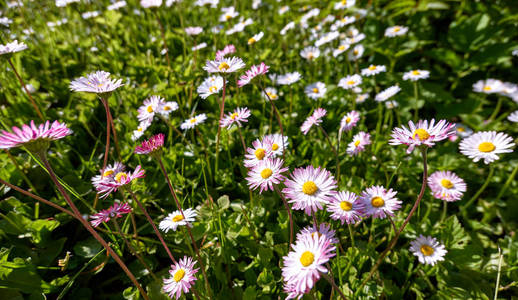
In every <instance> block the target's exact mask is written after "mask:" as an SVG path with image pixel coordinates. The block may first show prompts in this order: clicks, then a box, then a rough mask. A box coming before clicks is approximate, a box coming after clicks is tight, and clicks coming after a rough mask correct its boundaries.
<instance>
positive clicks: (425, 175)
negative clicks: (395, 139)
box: [355, 148, 428, 296]
mask: <svg viewBox="0 0 518 300" xmlns="http://www.w3.org/2000/svg"><path fill="white" fill-rule="evenodd" d="M426 150H427V148H423V149H422V154H423V182H422V184H421V191H420V192H419V195H418V196H417V200H416V201H415V203H414V206H413V207H412V209H411V210H410V212H409V213H408V216H407V217H406V219H405V221H404V222H403V224H402V225H401V227H399V230H398V231H396V234H395V235H394V237H393V238H392V240H391V241H390V243H389V245H388V247H387V249H385V250H384V251H383V252H382V253H381V254H380V256H379V258H378V260H377V261H376V263H375V264H374V266H373V267H372V269H371V270H370V272H369V275H367V278H365V279H364V280H363V281H362V283H361V284H360V287H359V288H358V289H357V291H356V293H355V296H357V294H358V293H359V292H360V291H361V290H362V288H363V287H364V286H365V284H366V283H367V282H368V281H369V280H370V279H371V278H372V275H373V274H374V272H376V270H377V269H378V267H379V266H380V265H381V263H382V262H383V259H385V257H386V256H387V255H388V254H389V252H390V250H392V248H394V246H395V245H396V242H397V240H398V239H399V236H400V235H401V232H403V230H404V229H405V227H406V225H407V224H408V222H409V221H410V218H412V216H413V215H414V213H415V211H416V210H417V207H419V203H420V202H421V199H423V196H424V191H425V190H426V182H427V180H428V166H427V159H426Z"/></svg>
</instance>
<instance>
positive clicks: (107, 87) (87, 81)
mask: <svg viewBox="0 0 518 300" xmlns="http://www.w3.org/2000/svg"><path fill="white" fill-rule="evenodd" d="M123 85H124V84H122V79H111V78H110V73H108V72H105V71H96V72H93V73H90V74H88V75H86V77H79V78H76V79H74V80H73V81H72V82H71V83H70V89H71V90H73V91H75V92H87V93H95V94H108V93H111V92H113V91H114V90H116V89H117V88H119V87H121V86H123Z"/></svg>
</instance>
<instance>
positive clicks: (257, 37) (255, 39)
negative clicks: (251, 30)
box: [248, 31, 264, 45]
mask: <svg viewBox="0 0 518 300" xmlns="http://www.w3.org/2000/svg"><path fill="white" fill-rule="evenodd" d="M263 36H264V33H263V32H262V31H261V32H259V33H258V34H256V35H254V36H253V37H251V38H249V39H248V45H252V44H255V43H257V42H258V41H260V40H261V39H262V38H263Z"/></svg>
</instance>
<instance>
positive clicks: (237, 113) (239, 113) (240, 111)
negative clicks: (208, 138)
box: [219, 107, 250, 129]
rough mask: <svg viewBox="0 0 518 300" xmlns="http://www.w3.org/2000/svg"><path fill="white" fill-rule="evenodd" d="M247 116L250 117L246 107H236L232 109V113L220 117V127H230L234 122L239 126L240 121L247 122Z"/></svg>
mask: <svg viewBox="0 0 518 300" xmlns="http://www.w3.org/2000/svg"><path fill="white" fill-rule="evenodd" d="M248 117H250V110H249V109H248V108H246V107H245V108H241V107H238V108H236V109H235V110H234V112H233V113H231V114H230V113H229V114H227V115H226V116H225V117H224V118H223V119H221V120H220V121H219V125H220V126H221V127H227V129H230V128H231V127H232V125H234V123H236V124H237V126H239V127H241V126H242V124H241V122H248Z"/></svg>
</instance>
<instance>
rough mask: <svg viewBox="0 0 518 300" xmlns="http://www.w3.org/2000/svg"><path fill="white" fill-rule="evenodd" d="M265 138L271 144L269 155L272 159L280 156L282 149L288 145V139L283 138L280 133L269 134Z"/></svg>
mask: <svg viewBox="0 0 518 300" xmlns="http://www.w3.org/2000/svg"><path fill="white" fill-rule="evenodd" d="M265 138H267V139H269V140H270V142H271V155H272V156H273V157H275V156H279V155H282V152H283V151H284V149H285V148H286V147H288V145H289V142H288V137H287V136H284V137H283V136H282V135H281V134H280V133H274V134H269V135H266V136H265Z"/></svg>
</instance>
